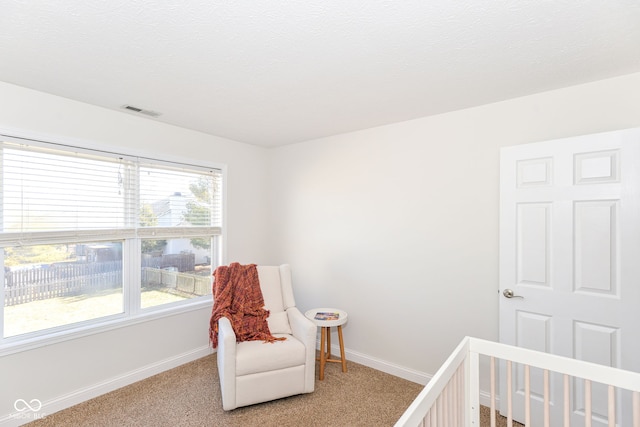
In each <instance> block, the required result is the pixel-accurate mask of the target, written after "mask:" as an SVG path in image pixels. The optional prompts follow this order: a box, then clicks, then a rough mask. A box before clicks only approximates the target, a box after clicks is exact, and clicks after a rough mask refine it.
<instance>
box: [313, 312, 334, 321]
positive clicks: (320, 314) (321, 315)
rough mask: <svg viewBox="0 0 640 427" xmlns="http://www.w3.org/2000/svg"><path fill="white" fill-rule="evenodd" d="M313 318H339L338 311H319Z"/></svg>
mask: <svg viewBox="0 0 640 427" xmlns="http://www.w3.org/2000/svg"><path fill="white" fill-rule="evenodd" d="M313 318H314V319H316V320H338V319H339V318H340V313H337V312H328V311H319V312H317V313H316V315H315V316H314V317H313Z"/></svg>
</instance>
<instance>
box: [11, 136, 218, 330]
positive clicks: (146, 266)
mask: <svg viewBox="0 0 640 427" xmlns="http://www.w3.org/2000/svg"><path fill="white" fill-rule="evenodd" d="M0 172H1V174H0V179H1V185H0V191H1V194H0V206H1V209H0V215H1V221H0V225H1V227H2V228H1V229H0V246H1V248H0V249H1V250H0V261H1V262H2V264H3V265H2V266H3V267H4V268H3V269H1V270H0V274H1V275H2V277H3V283H4V286H3V287H1V288H0V301H2V302H3V304H0V310H1V314H2V315H1V316H0V326H2V328H1V331H2V339H3V340H4V341H5V342H6V340H12V339H13V340H19V339H21V338H23V337H32V336H34V335H46V334H48V333H50V332H52V331H57V330H60V329H72V328H75V327H77V326H85V325H87V324H88V325H92V324H98V323H100V322H102V321H104V320H112V319H119V318H121V319H127V318H129V317H132V316H140V315H144V314H145V313H147V312H151V311H153V310H157V309H159V308H171V307H174V306H176V307H179V306H184V304H186V303H189V302H193V301H201V300H210V298H211V297H210V294H211V274H212V268H215V267H216V266H217V264H218V263H219V261H218V260H219V259H220V238H221V235H222V179H223V174H222V171H221V170H220V169H219V168H207V167H200V166H194V165H187V164H180V163H174V162H166V161H161V160H154V159H149V158H140V157H133V156H127V155H123V154H117V153H108V152H103V151H96V150H88V149H81V148H78V147H69V146H63V145H58V144H49V143H44V142H39V141H27V140H21V139H16V138H8V137H3V138H2V139H1V140H0Z"/></svg>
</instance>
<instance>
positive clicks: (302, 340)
mask: <svg viewBox="0 0 640 427" xmlns="http://www.w3.org/2000/svg"><path fill="white" fill-rule="evenodd" d="M257 269H258V277H259V279H260V289H261V291H262V295H263V297H264V304H265V308H266V309H267V310H269V311H270V315H269V318H268V319H267V322H268V324H269V329H270V331H271V333H272V334H273V335H274V336H276V337H286V340H284V341H275V342H272V343H265V342H263V341H244V342H240V343H236V336H235V333H234V332H233V328H232V327H231V322H230V321H229V319H228V318H226V317H222V318H220V319H219V320H218V354H217V357H218V372H219V375H220V389H221V391H222V408H223V409H224V410H225V411H228V410H231V409H235V408H238V407H241V406H247V405H252V404H254V403H260V402H266V401H269V400H274V399H279V398H282V397H287V396H292V395H295V394H301V393H311V392H312V391H313V390H314V386H315V362H316V325H315V324H314V323H313V322H311V321H310V320H309V319H307V318H306V317H305V316H304V315H303V314H302V313H301V312H300V310H298V308H296V306H295V300H294V297H293V288H292V286H291V270H290V268H289V266H288V265H281V266H258V267H257Z"/></svg>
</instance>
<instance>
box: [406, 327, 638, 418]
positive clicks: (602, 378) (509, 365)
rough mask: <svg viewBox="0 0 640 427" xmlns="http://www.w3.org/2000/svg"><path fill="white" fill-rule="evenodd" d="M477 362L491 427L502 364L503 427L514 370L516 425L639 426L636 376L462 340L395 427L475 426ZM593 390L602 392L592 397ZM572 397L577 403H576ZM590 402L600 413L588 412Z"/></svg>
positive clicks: (477, 413) (510, 407) (510, 414)
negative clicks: (519, 416)
mask: <svg viewBox="0 0 640 427" xmlns="http://www.w3.org/2000/svg"><path fill="white" fill-rule="evenodd" d="M481 358H486V361H483V364H482V365H483V366H485V367H487V366H488V370H489V372H488V376H489V381H488V382H489V383H490V385H489V387H490V391H488V393H485V395H484V398H485V399H488V401H489V402H488V405H487V406H489V407H490V411H491V427H495V425H496V413H497V407H496V404H497V383H498V379H497V377H498V374H497V373H498V365H499V364H504V365H503V372H504V373H505V375H503V376H506V378H503V381H502V386H504V387H507V390H508V391H507V393H506V396H508V397H507V402H500V403H501V405H502V413H503V415H504V416H505V417H506V418H507V426H509V427H511V426H512V425H513V402H512V398H511V396H512V393H511V391H512V389H511V387H513V384H514V383H515V381H514V375H513V372H514V370H515V368H516V367H518V368H519V369H520V370H519V371H517V372H521V373H522V380H523V381H522V383H523V386H522V398H523V399H524V419H523V420H521V421H523V422H524V424H525V425H526V426H527V427H530V426H533V427H539V426H544V427H550V426H552V425H553V426H554V427H560V426H561V425H562V426H563V427H570V426H574V427H575V426H578V425H584V426H585V427H592V426H609V427H614V426H624V427H626V426H633V427H640V374H638V373H635V372H629V371H624V370H621V369H616V368H611V367H608V366H603V365H597V364H594V363H589V362H583V361H580V360H576V359H570V358H566V357H561V356H555V355H552V354H548V353H542V352H538V351H532V350H527V349H524V348H520V347H513V346H509V345H505V344H500V343H495V342H491V341H485V340H480V339H476V338H470V337H466V338H464V339H463V340H462V342H461V343H460V344H459V345H458V347H457V348H456V349H455V350H454V351H453V353H452V354H451V356H449V358H448V359H447V360H446V362H445V363H444V365H442V367H441V368H440V369H439V370H438V372H437V373H436V374H435V375H434V376H433V378H432V379H431V380H430V381H429V383H428V384H427V385H426V386H425V388H424V389H423V390H422V391H421V392H420V394H419V395H418V397H416V399H415V400H414V401H413V403H412V404H411V405H410V406H409V408H407V410H406V411H405V413H404V414H403V415H402V417H400V419H399V420H398V422H397V423H396V427H400V426H403V427H404V426H406V427H414V426H420V427H458V426H473V427H479V426H480V393H481V392H480V366H481V363H480V360H481ZM532 369H535V370H536V373H537V374H539V376H540V377H541V378H542V379H543V380H542V381H541V389H542V392H541V393H536V394H535V396H532V394H531V370H532ZM550 375H554V377H555V376H558V375H559V376H560V377H559V379H561V380H562V381H561V383H560V387H559V390H561V391H560V392H559V393H554V390H557V389H558V388H552V387H551V386H550V380H549V378H550ZM593 387H597V388H598V390H599V391H603V393H600V392H598V393H597V395H595V394H594V392H593ZM578 388H579V391H580V392H579V393H578V392H577V391H576V390H578ZM487 394H488V396H487ZM559 394H560V395H559ZM603 394H604V398H603ZM578 395H579V396H578ZM578 398H580V402H579V403H580V405H576V402H578V400H577V399H578ZM485 402H486V401H485ZM532 402H533V403H534V404H532ZM594 403H597V405H598V407H599V408H604V410H600V411H599V412H597V411H594V410H593V407H594V406H593V405H594ZM577 407H579V409H576V408H577ZM535 411H540V413H536V412H535ZM602 412H605V414H604V415H602ZM532 419H533V420H534V423H533V424H532Z"/></svg>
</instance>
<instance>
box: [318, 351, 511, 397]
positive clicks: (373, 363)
mask: <svg viewBox="0 0 640 427" xmlns="http://www.w3.org/2000/svg"><path fill="white" fill-rule="evenodd" d="M317 348H318V349H319V348H320V341H318V344H317ZM344 353H345V357H346V358H347V360H351V361H352V362H356V363H359V364H361V365H364V366H368V367H369V368H373V369H376V370H378V371H381V372H385V373H387V374H390V375H394V376H396V377H400V378H402V379H405V380H407V381H412V382H414V383H418V384H421V385H426V384H427V383H428V382H429V380H431V378H432V377H433V375H432V374H427V373H425V372H420V371H416V370H413V369H409V368H405V367H404V366H399V365H395V364H393V363H389V362H387V361H385V360H381V359H376V358H375V357H371V356H368V355H366V354H362V353H358V352H357V351H353V350H349V349H347V348H345V349H344ZM331 354H332V355H336V354H338V355H339V354H340V347H339V346H337V345H335V346H334V345H332V346H331ZM480 404H481V405H483V406H487V407H491V394H490V393H489V392H488V391H484V390H480ZM496 406H497V407H499V406H500V401H499V398H496Z"/></svg>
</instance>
